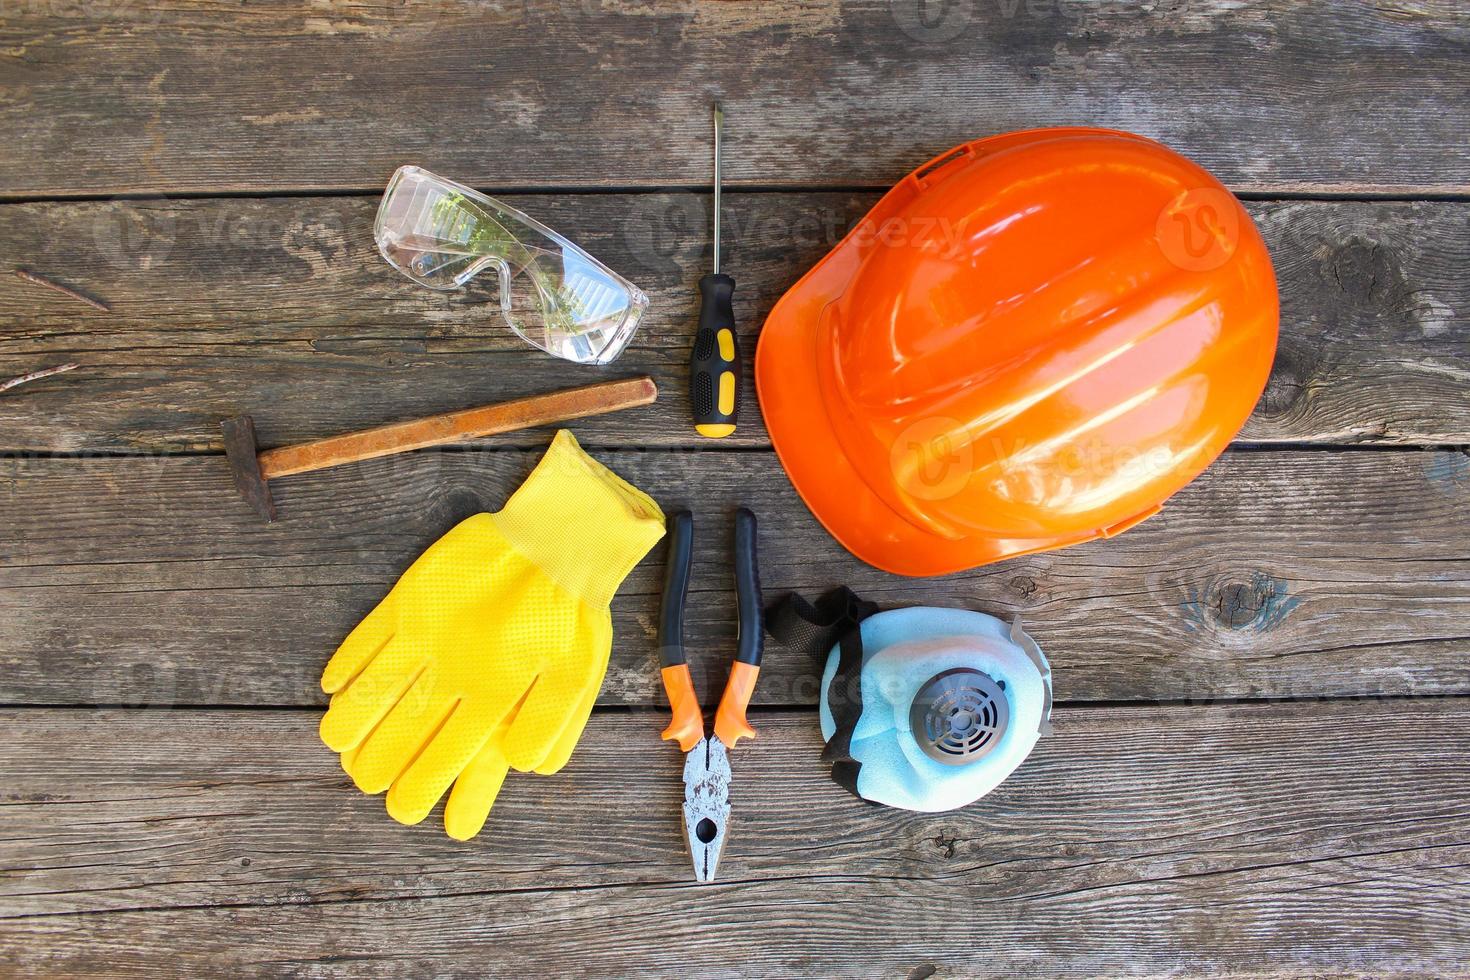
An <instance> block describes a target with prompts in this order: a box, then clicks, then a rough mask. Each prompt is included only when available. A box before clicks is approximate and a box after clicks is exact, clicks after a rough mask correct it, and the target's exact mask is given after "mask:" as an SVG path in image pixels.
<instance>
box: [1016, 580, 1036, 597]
mask: <svg viewBox="0 0 1470 980" xmlns="http://www.w3.org/2000/svg"><path fill="white" fill-rule="evenodd" d="M1011 588H1013V589H1015V590H1016V592H1017V593H1018V594H1019V595H1020V596H1021V598H1022V599H1029V598H1031V596H1032V595H1033V594H1034V593H1035V592H1036V579H1034V578H1032V577H1031V576H1030V575H1017V576H1016V577H1015V578H1013V579H1011Z"/></svg>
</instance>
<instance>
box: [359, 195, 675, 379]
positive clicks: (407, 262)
mask: <svg viewBox="0 0 1470 980" xmlns="http://www.w3.org/2000/svg"><path fill="white" fill-rule="evenodd" d="M373 237H374V239H376V240H377V243H378V251H379V252H381V253H382V255H383V258H385V259H387V260H388V264H389V265H391V266H393V268H395V269H397V270H398V271H399V272H401V273H403V274H404V275H405V276H408V278H410V279H412V280H413V281H414V282H416V283H419V284H420V285H423V286H428V287H429V288H430V289H443V290H448V289H460V288H463V287H464V285H465V284H466V283H468V282H469V281H470V280H471V279H473V278H474V277H475V276H477V275H479V274H480V273H481V272H484V271H485V270H487V269H490V270H494V272H495V274H496V275H497V276H498V277H499V294H500V312H501V315H502V316H504V317H505V321H506V323H508V324H509V325H510V328H511V329H512V330H514V331H515V332H516V334H517V335H518V336H520V337H521V339H522V340H525V341H526V342H527V343H529V344H531V345H533V346H535V347H539V348H540V349H541V350H544V351H546V353H548V354H553V355H555V356H556V357H564V358H566V359H567V360H569V361H576V362H577V363H578V364H606V363H608V362H609V361H611V360H613V359H614V358H616V357H617V356H618V355H619V354H621V353H622V352H623V348H624V347H626V346H628V341H630V340H631V339H632V338H633V334H634V332H635V331H636V330H637V329H638V320H639V319H640V318H641V317H642V316H643V311H644V310H646V309H647V308H648V296H647V295H646V294H645V293H644V292H643V290H641V289H639V288H638V287H637V286H635V285H633V284H632V283H631V282H629V281H628V280H626V279H624V278H623V277H622V276H620V275H618V274H617V273H616V272H613V271H612V270H611V269H609V268H608V267H607V266H605V265H603V264H602V263H601V262H599V261H597V260H596V259H594V258H593V257H592V256H590V255H588V254H587V253H586V252H585V251H583V250H582V249H581V248H580V247H578V246H577V245H576V244H574V243H573V242H570V241H568V240H567V239H565V238H563V237H562V236H561V235H558V234H557V233H556V232H554V231H552V230H551V229H550V228H547V227H546V226H545V225H543V224H541V223H540V222H538V221H535V220H533V219H531V218H528V217H527V216H526V215H524V214H522V213H521V212H519V211H517V210H516V209H515V208H511V207H507V206H506V205H504V204H501V203H500V202H499V201H496V200H494V199H493V198H490V197H486V196H485V195H484V194H481V193H479V192H478V191H475V190H471V189H470V188H468V187H464V186H461V185H460V184H456V183H454V182H453V181H450V180H445V179H444V178H443V177H438V176H435V175H434V174H431V173H429V172H428V171H427V170H422V169H420V168H418V167H399V168H398V172H397V173H395V174H394V175H393V179H392V180H391V181H389V182H388V190H387V191H386V192H385V193H384V194H383V203H382V204H381V205H380V206H379V207H378V218H377V221H376V223H375V224H374V226H373Z"/></svg>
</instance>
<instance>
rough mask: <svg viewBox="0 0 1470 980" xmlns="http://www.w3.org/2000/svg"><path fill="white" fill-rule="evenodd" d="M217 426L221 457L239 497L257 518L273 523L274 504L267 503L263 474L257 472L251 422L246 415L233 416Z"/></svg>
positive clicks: (268, 492) (258, 461) (257, 465)
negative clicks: (220, 432) (222, 446)
mask: <svg viewBox="0 0 1470 980" xmlns="http://www.w3.org/2000/svg"><path fill="white" fill-rule="evenodd" d="M219 427H220V429H221V430H223V431H224V434H225V456H226V457H227V458H228V459H229V461H230V472H231V473H233V474H234V475H235V486H237V487H239V488H240V494H241V496H243V497H244V498H245V502H246V503H247V504H249V505H250V506H251V507H254V508H255V512H256V513H257V514H259V515H260V516H261V517H263V518H265V519H266V520H267V521H273V520H275V519H276V505H275V503H274V502H273V501H272V500H271V488H270V485H269V484H267V483H266V482H265V474H263V473H261V472H260V455H259V453H258V452H257V450H256V448H255V421H254V420H253V419H251V417H250V416H248V415H237V416H235V417H234V418H232V419H225V420H224V421H223V422H221V423H220V426H219Z"/></svg>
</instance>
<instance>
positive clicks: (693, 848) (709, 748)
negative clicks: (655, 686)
mask: <svg viewBox="0 0 1470 980" xmlns="http://www.w3.org/2000/svg"><path fill="white" fill-rule="evenodd" d="M729 823H730V756H729V753H728V752H727V751H726V749H725V743H724V742H721V741H720V740H719V739H717V738H701V739H700V740H699V744H698V745H696V746H694V748H692V749H690V750H689V752H688V753H686V754H685V756H684V839H685V840H686V841H687V842H688V843H689V856H690V857H692V858H693V859H694V879H695V880H696V881H714V880H715V871H716V870H717V869H718V868H719V866H720V852H721V851H722V850H724V848H725V827H726V826H728V825H729Z"/></svg>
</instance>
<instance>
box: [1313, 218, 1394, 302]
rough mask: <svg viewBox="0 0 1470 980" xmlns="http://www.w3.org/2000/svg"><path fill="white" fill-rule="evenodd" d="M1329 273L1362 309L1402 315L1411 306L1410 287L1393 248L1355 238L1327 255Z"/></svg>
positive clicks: (1360, 237) (1358, 237) (1363, 238)
mask: <svg viewBox="0 0 1470 980" xmlns="http://www.w3.org/2000/svg"><path fill="white" fill-rule="evenodd" d="M1327 261H1328V269H1327V272H1328V274H1329V275H1330V276H1331V278H1332V280H1333V281H1334V282H1336V283H1337V286H1338V288H1339V289H1341V290H1342V291H1343V293H1344V294H1345V295H1347V296H1348V297H1349V298H1350V299H1352V300H1353V301H1354V302H1356V303H1357V304H1358V305H1360V306H1371V307H1374V308H1376V309H1379V310H1393V311H1395V312H1401V311H1403V310H1405V309H1407V308H1409V307H1410V306H1412V304H1411V303H1409V302H1408V300H1409V286H1408V283H1407V282H1406V281H1405V279H1404V272H1403V269H1402V268H1400V266H1399V263H1398V259H1397V257H1396V256H1395V254H1394V251H1393V249H1390V248H1384V247H1383V246H1382V245H1381V244H1379V243H1378V242H1375V241H1372V240H1371V239H1368V238H1365V237H1363V236H1361V235H1355V236H1353V237H1352V238H1350V239H1348V240H1347V241H1346V242H1343V243H1342V244H1341V245H1340V246H1338V247H1337V248H1336V249H1334V250H1333V251H1331V252H1329V253H1328V260H1327Z"/></svg>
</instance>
